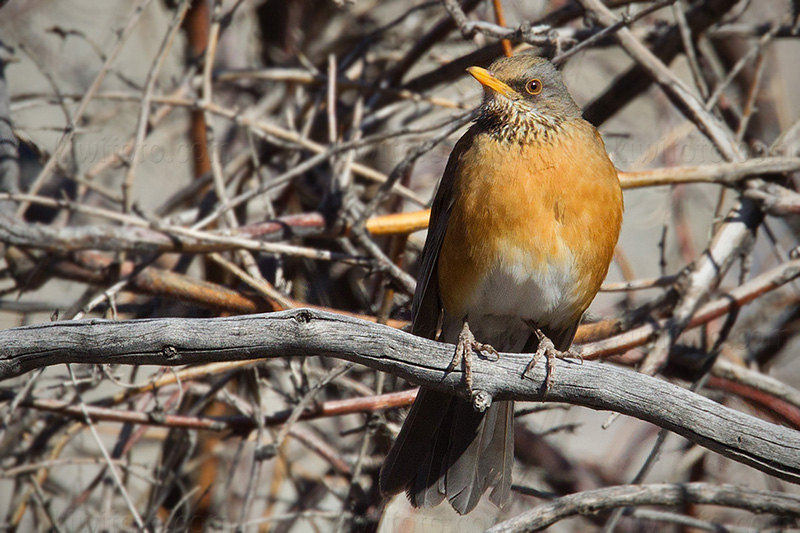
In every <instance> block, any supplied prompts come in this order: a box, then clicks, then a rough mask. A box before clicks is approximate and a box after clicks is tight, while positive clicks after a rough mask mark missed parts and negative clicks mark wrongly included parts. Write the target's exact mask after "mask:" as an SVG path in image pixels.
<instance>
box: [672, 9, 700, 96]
mask: <svg viewBox="0 0 800 533" xmlns="http://www.w3.org/2000/svg"><path fill="white" fill-rule="evenodd" d="M683 6H684V1H683V0H678V2H677V3H675V4H673V5H672V14H673V16H674V17H675V22H677V24H678V30H679V31H680V33H681V41H682V42H683V52H684V55H685V56H686V59H687V60H688V62H689V69H690V70H691V71H692V78H693V79H694V84H695V85H696V86H697V89H698V91H700V96H701V97H703V99H705V98H708V85H707V84H706V81H705V78H703V74H702V72H700V63H699V62H698V61H697V52H696V51H695V48H694V42H693V41H692V29H691V28H690V27H689V23H688V22H687V21H686V13H684V12H683Z"/></svg>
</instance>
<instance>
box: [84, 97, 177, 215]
mask: <svg viewBox="0 0 800 533" xmlns="http://www.w3.org/2000/svg"><path fill="white" fill-rule="evenodd" d="M189 90H190V86H189V84H188V83H185V82H184V83H182V84H180V85H179V86H178V88H177V89H175V90H174V91H173V92H172V93H171V94H169V95H168V96H165V97H160V96H155V95H151V97H150V103H158V104H160V107H159V109H158V110H157V111H156V112H155V113H153V115H152V116H151V117H149V118H150V120H149V122H150V125H151V126H152V127H153V128H155V126H157V125H158V124H159V123H160V122H161V121H162V120H164V119H165V118H166V117H167V115H169V114H170V113H171V112H172V110H173V109H174V108H175V107H176V106H174V105H172V104H170V103H164V102H163V101H162V100H165V99H166V100H169V99H176V98H178V99H180V98H183V97H184V96H185V95H186V94H187V93H188V92H189ZM97 98H98V99H100V98H106V99H112V100H126V101H139V100H140V98H141V96H139V95H136V94H128V93H100V94H98V95H97ZM152 131H154V129H151V132H152ZM136 146H137V144H136V137H135V136H132V137H131V138H130V139H128V140H127V141H126V142H125V143H124V144H123V145H122V146H121V147H120V148H119V149H115V150H113V151H112V152H111V153H110V154H108V155H107V156H104V157H102V158H101V159H100V160H99V161H98V162H97V163H95V164H94V165H92V166H91V167H90V168H89V169H88V170H87V171H86V172H85V173H84V175H83V176H82V177H80V178H79V179H80V180H81V181H79V183H83V184H85V185H86V186H87V187H92V188H97V187H101V186H100V185H99V184H97V183H95V178H96V177H97V176H99V175H100V174H101V173H103V172H105V171H106V170H108V169H109V168H111V167H113V166H115V165H119V164H121V163H124V162H125V161H127V160H128V159H129V158H130V156H131V154H132V153H133V150H134V149H135V148H136ZM101 190H102V189H101ZM106 195H107V194H106ZM114 197H115V198H116V193H115V194H114ZM109 198H111V197H109ZM116 201H118V202H121V201H122V199H121V198H119V199H117V200H116Z"/></svg>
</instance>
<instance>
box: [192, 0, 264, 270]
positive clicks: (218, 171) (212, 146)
mask: <svg viewBox="0 0 800 533" xmlns="http://www.w3.org/2000/svg"><path fill="white" fill-rule="evenodd" d="M233 9H235V7H234V8H233ZM221 24H222V0H216V1H215V2H214V7H213V10H212V15H211V26H210V28H209V34H208V46H207V47H206V53H205V59H204V63H203V75H202V80H203V98H202V100H201V101H200V102H201V105H202V107H204V108H205V107H206V105H205V104H211V103H213V101H214V98H213V94H214V93H213V88H214V86H213V84H212V73H213V68H214V59H215V57H216V55H217V46H218V44H219V35H220V30H221ZM203 118H204V121H205V124H206V143H207V144H208V153H209V159H210V162H211V176H212V178H213V179H212V182H213V184H214V192H215V193H216V196H217V200H218V201H219V203H220V208H219V210H220V211H221V213H222V215H223V216H224V217H225V223H226V224H227V226H228V228H230V229H231V230H233V231H235V230H236V229H237V228H238V227H239V221H238V220H236V214H235V213H234V211H233V209H232V208H231V205H230V199H229V198H228V193H227V191H226V190H225V178H224V176H223V169H222V158H221V155H220V147H219V143H218V142H217V128H216V126H215V125H214V117H213V116H212V114H211V113H210V112H209V111H204V113H203ZM236 255H237V256H238V257H239V260H240V261H241V262H242V264H243V265H244V266H245V269H246V270H247V271H248V272H249V273H250V276H252V277H253V278H256V279H259V278H261V271H260V269H259V268H258V265H257V264H256V260H255V258H254V257H253V255H252V254H251V253H250V252H249V251H247V250H237V251H236Z"/></svg>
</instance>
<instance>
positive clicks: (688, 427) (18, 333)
mask: <svg viewBox="0 0 800 533" xmlns="http://www.w3.org/2000/svg"><path fill="white" fill-rule="evenodd" d="M452 355H453V346H450V345H447V344H442V343H437V342H433V341H430V340H427V339H422V338H419V337H415V336H413V335H410V334H408V333H404V332H402V331H399V330H396V329H393V328H390V327H387V326H382V325H378V324H374V323H370V322H366V321H362V320H358V319H354V318H350V317H346V316H342V315H337V314H334V313H328V312H323V311H317V310H311V309H295V310H291V311H284V312H280V313H272V314H262V315H246V316H235V317H226V318H209V319H179V318H165V319H151V320H126V321H109V320H82V321H74V322H55V323H49V324H42V325H35V326H26V327H21V328H14V329H9V330H5V331H2V332H0V379H6V378H10V377H13V376H18V375H20V374H23V373H25V372H28V371H30V370H34V369H38V368H43V367H46V366H51V365H56V364H61V363H90V364H149V365H168V366H175V365H185V364H197V363H207V362H213V361H238V360H245V359H259V358H275V357H298V356H328V357H336V358H339V359H346V360H349V361H354V362H356V363H360V364H363V365H366V366H369V367H372V368H375V369H378V370H382V371H384V372H389V373H391V374H394V375H397V376H400V377H402V378H405V379H408V380H409V381H412V382H415V383H418V384H420V385H424V386H426V387H431V388H436V389H440V390H445V391H449V392H452V393H454V394H458V395H461V396H467V391H466V388H465V386H464V384H463V375H462V373H461V371H460V369H459V370H457V371H454V372H450V373H447V371H446V370H447V367H448V365H449V364H450V361H451V359H452ZM529 359H530V355H525V354H502V355H501V357H500V359H499V360H497V361H491V360H485V359H482V358H480V357H478V356H475V357H474V360H473V377H474V387H475V390H476V391H481V392H482V393H483V395H484V396H486V395H488V396H490V397H491V398H495V399H512V398H513V399H516V400H527V401H542V400H544V399H547V400H552V401H556V402H566V403H570V404H574V405H581V406H585V407H590V408H593V409H599V410H609V411H617V412H620V413H623V414H626V415H630V416H633V417H636V418H639V419H641V420H646V421H648V422H652V423H654V424H657V425H658V426H661V427H663V428H666V429H669V430H670V431H674V432H675V433H677V434H679V435H682V436H683V437H686V438H687V439H689V440H691V441H692V442H695V443H697V444H700V445H701V446H704V447H706V448H708V449H710V450H713V451H715V452H718V453H721V454H723V455H725V456H727V457H730V458H732V459H734V460H736V461H739V462H741V463H744V464H747V465H750V466H752V467H755V468H757V469H759V470H761V471H763V472H766V473H768V474H770V475H774V476H776V477H779V478H781V479H785V480H787V481H791V482H793V483H800V432H798V431H794V430H792V429H789V428H785V427H782V426H778V425H775V424H771V423H768V422H765V421H763V420H760V419H758V418H755V417H753V416H750V415H747V414H744V413H740V412H738V411H735V410H733V409H729V408H727V407H724V406H722V405H719V404H717V403H715V402H713V401H711V400H709V399H707V398H705V397H703V396H700V395H698V394H695V393H692V392H690V391H687V390H685V389H682V388H680V387H678V386H675V385H672V384H670V383H667V382H665V381H662V380H660V379H656V378H652V377H649V376H645V375H642V374H639V373H636V372H632V371H630V370H625V369H622V368H618V367H615V366H613V365H610V364H603V363H597V362H591V361H586V362H584V363H580V362H578V361H570V360H566V361H558V364H557V365H556V371H555V372H556V374H555V382H554V385H553V387H552V388H551V389H550V391H549V392H547V394H545V392H544V390H543V388H542V384H543V383H544V377H545V367H544V364H539V365H537V366H536V368H534V369H533V370H532V371H531V372H530V373H529V374H528V375H527V376H525V377H523V375H522V374H523V369H524V368H525V367H526V365H527V364H528V362H529Z"/></svg>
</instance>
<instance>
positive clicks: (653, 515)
mask: <svg viewBox="0 0 800 533" xmlns="http://www.w3.org/2000/svg"><path fill="white" fill-rule="evenodd" d="M631 516H632V517H633V518H638V519H640V520H647V521H650V522H657V523H660V522H663V523H665V524H673V525H676V526H682V528H683V529H684V530H688V531H692V530H700V531H711V532H713V533H723V532H724V533H759V532H763V531H764V530H763V529H756V528H752V527H738V526H732V525H730V524H721V523H718V522H712V521H710V520H701V519H699V518H695V517H693V516H686V515H682V514H678V513H670V512H667V511H653V510H651V509H633V510H631ZM641 529H644V526H643V527H642V528H641Z"/></svg>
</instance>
